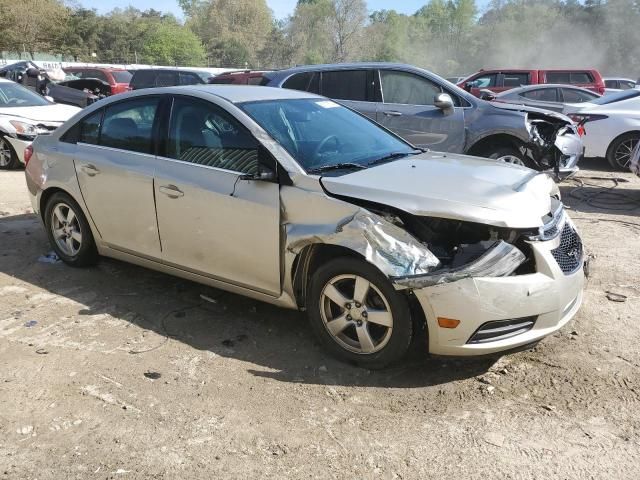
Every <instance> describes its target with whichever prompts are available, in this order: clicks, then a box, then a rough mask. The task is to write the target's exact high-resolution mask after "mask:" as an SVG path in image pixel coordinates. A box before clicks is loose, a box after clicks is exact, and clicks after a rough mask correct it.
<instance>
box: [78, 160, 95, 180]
mask: <svg viewBox="0 0 640 480" xmlns="http://www.w3.org/2000/svg"><path fill="white" fill-rule="evenodd" d="M80 168H81V169H82V171H83V172H84V173H86V174H87V175H89V176H90V177H95V176H96V175H98V174H99V173H100V170H98V169H97V168H96V167H95V165H91V164H90V163H89V164H87V165H82V166H81V167H80Z"/></svg>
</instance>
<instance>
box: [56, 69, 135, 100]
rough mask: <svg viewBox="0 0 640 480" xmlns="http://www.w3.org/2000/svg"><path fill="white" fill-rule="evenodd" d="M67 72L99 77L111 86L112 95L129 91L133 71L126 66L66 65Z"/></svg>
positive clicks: (85, 76)
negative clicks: (126, 68)
mask: <svg viewBox="0 0 640 480" xmlns="http://www.w3.org/2000/svg"><path fill="white" fill-rule="evenodd" d="M63 70H64V71H65V73H70V74H71V75H75V76H76V77H80V78H97V79H98V80H102V81H103V82H106V83H108V84H109V86H110V87H111V95H115V94H116V93H124V92H128V91H129V82H130V81H131V77H132V75H131V73H129V71H128V70H125V69H124V68H108V67H65V68H63Z"/></svg>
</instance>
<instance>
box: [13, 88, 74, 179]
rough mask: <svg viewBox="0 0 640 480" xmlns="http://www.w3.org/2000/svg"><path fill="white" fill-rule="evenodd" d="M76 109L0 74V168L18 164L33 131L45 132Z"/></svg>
mask: <svg viewBox="0 0 640 480" xmlns="http://www.w3.org/2000/svg"><path fill="white" fill-rule="evenodd" d="M79 111H80V109H79V108H76V107H71V106H69V105H57V104H55V103H53V102H50V101H49V100H47V99H45V98H43V97H41V96H40V95H37V94H36V93H33V92H32V91H30V90H28V89H26V88H24V87H23V86H22V85H18V84H17V83H15V82H12V81H11V80H5V79H3V78H0V170H8V169H12V168H17V167H19V166H20V165H21V164H22V163H24V150H25V148H26V147H27V146H28V145H30V144H31V142H32V141H33V139H34V138H36V135H48V134H49V133H51V132H52V131H53V130H55V129H56V128H58V127H59V126H60V125H62V123H63V122H64V121H65V120H67V119H69V118H70V117H71V116H72V115H73V114H75V113H76V112H79Z"/></svg>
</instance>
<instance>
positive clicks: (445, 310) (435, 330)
mask: <svg viewBox="0 0 640 480" xmlns="http://www.w3.org/2000/svg"><path fill="white" fill-rule="evenodd" d="M559 245H560V238H559V237H558V238H555V239H554V240H550V241H547V242H534V243H532V249H533V255H534V257H535V262H536V265H537V273H533V274H528V275H516V276H510V277H483V278H466V279H463V280H459V281H456V282H453V283H448V284H442V285H435V286H431V287H426V288H422V289H415V290H414V291H413V293H414V295H415V296H416V298H417V299H418V301H419V302H420V305H421V306H422V308H423V310H424V313H425V317H426V319H427V327H428V332H429V351H430V352H431V353H432V354H437V355H455V356H470V355H486V354H491V353H497V352H503V351H507V350H512V349H515V348H517V347H520V346H522V345H527V344H530V343H534V342H537V341H539V340H541V339H542V338H544V337H546V336H548V335H550V334H552V333H554V332H555V331H557V330H559V329H560V328H562V327H563V326H564V325H565V324H567V322H569V321H570V320H571V318H573V316H574V315H575V314H576V312H577V311H578V309H579V308H580V305H581V304H582V296H583V293H582V290H583V286H584V271H583V267H582V266H581V267H579V268H578V269H577V270H576V271H575V272H573V273H571V274H569V275H567V274H565V273H563V272H562V270H561V268H560V266H559V265H558V262H557V261H556V260H555V258H554V256H553V253H552V251H553V250H554V249H557V248H558V246H559ZM439 317H444V318H448V319H457V320H460V324H459V325H458V326H457V327H456V328H453V329H451V328H441V327H440V326H439V325H438V318H439ZM527 317H533V318H535V324H534V325H533V327H532V328H531V329H530V330H528V331H526V332H524V333H521V334H519V335H515V336H512V337H510V338H506V339H498V340H496V341H489V342H485V343H469V340H470V339H471V338H472V337H473V335H474V333H475V332H476V331H477V330H478V329H479V328H480V327H481V326H483V325H484V324H486V323H487V322H493V321H496V320H511V319H522V318H527Z"/></svg>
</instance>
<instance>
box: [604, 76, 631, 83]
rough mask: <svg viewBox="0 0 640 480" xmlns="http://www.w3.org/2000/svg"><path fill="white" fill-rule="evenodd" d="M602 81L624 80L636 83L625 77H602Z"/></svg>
mask: <svg viewBox="0 0 640 480" xmlns="http://www.w3.org/2000/svg"><path fill="white" fill-rule="evenodd" d="M602 79H603V80H624V81H625V82H633V83H636V81H635V80H631V79H630V78H625V77H603V78H602Z"/></svg>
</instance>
